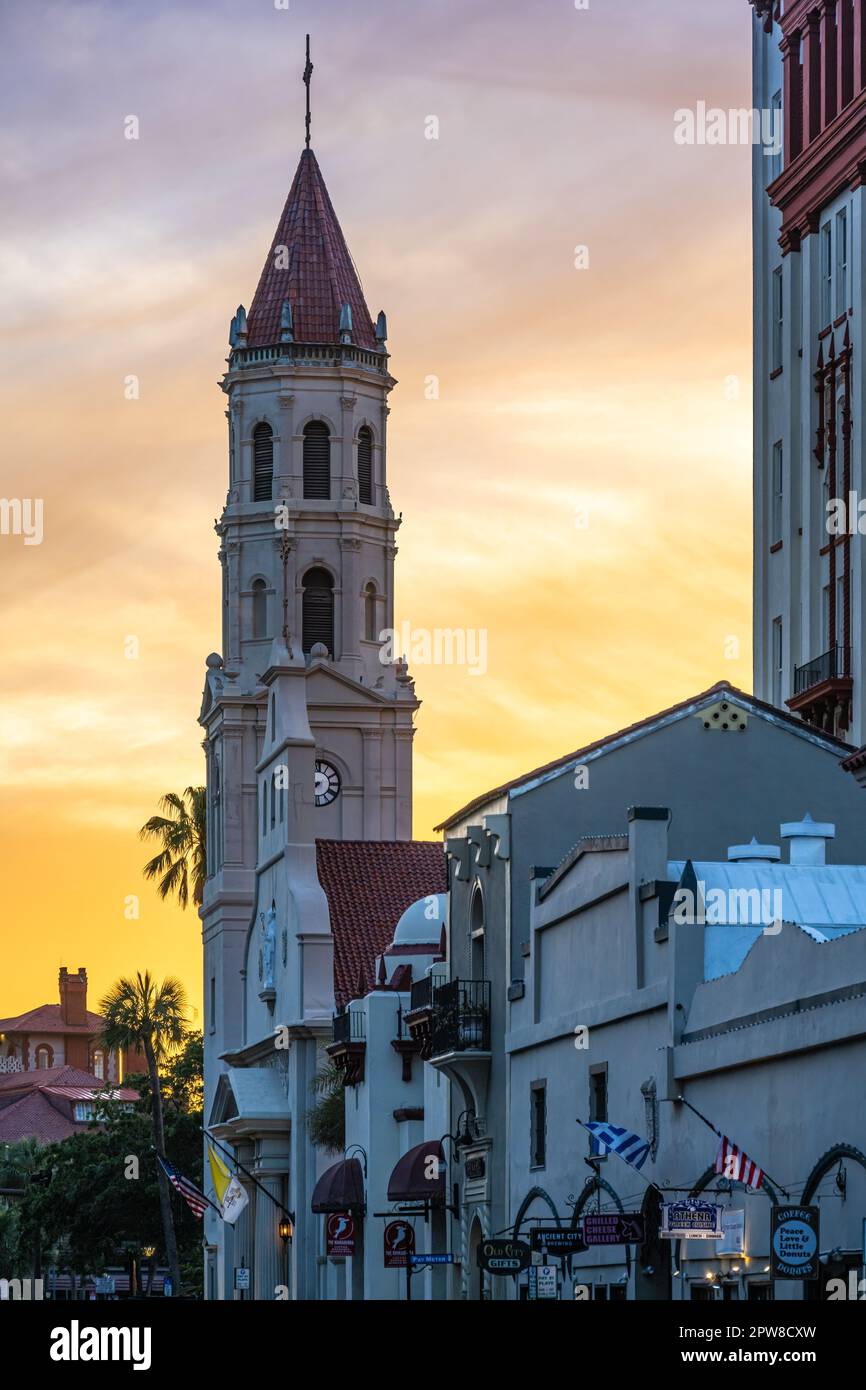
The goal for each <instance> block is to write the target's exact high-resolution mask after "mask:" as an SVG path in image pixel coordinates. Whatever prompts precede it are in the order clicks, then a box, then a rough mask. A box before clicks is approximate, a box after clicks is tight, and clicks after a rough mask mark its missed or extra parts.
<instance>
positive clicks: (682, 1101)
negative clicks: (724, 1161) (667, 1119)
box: [668, 1096, 791, 1201]
mask: <svg viewBox="0 0 866 1390" xmlns="http://www.w3.org/2000/svg"><path fill="white" fill-rule="evenodd" d="M668 1104H669V1105H677V1104H680V1105H687V1106H688V1108H689V1110H691V1111H692V1113H693V1114H694V1115H697V1117H698V1119H699V1120H703V1122H704V1124H705V1125H706V1126H707V1129H711V1130H712V1131H713V1134H717V1135H718V1136H719V1138H720V1139H724V1137H725V1136H724V1134H722V1131H721V1130H720V1129H716V1126H715V1125H714V1124H713V1122H712V1120H708V1119H707V1117H706V1115H702V1114H701V1112H700V1110H698V1109H697V1107H696V1106H694V1105H692V1103H691V1101H690V1100H686V1098H685V1096H676V1097H675V1098H674V1099H673V1100H670V1101H668ZM762 1171H763V1174H764V1176H765V1177H766V1178H768V1179H769V1181H770V1182H771V1183H772V1185H773V1187H777V1188H778V1189H779V1191H780V1192H782V1193H784V1195H785V1196H786V1197H787V1198H788V1201H790V1200H791V1194H790V1192H788V1190H787V1188H785V1187H783V1186H782V1184H781V1183H780V1182H776V1179H775V1178H773V1177H771V1175H770V1174H769V1173H768V1172H767V1170H766V1168H764V1169H763V1170H762Z"/></svg>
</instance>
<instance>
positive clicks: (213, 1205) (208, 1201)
mask: <svg viewBox="0 0 866 1390" xmlns="http://www.w3.org/2000/svg"><path fill="white" fill-rule="evenodd" d="M150 1147H151V1148H152V1149H153V1152H154V1153H155V1154H156V1157H157V1162H158V1161H159V1158H160V1154H159V1151H158V1150H157V1149H156V1147H155V1146H154V1145H153V1144H151V1146H150ZM166 1177H168V1174H167V1173H166ZM198 1190H199V1192H200V1193H201V1195H202V1197H204V1199H205V1201H206V1202H207V1204H208V1206H209V1207H213V1209H214V1211H215V1212H216V1214H217V1216H218V1217H219V1218H220V1220H222V1219H223V1214H222V1212H221V1211H220V1209H219V1207H218V1206H217V1204H216V1202H212V1201H211V1199H210V1197H209V1196H208V1195H207V1193H206V1192H204V1191H202V1189H201V1188H199V1189H198ZM175 1191H177V1189H175ZM178 1195H179V1196H181V1197H183V1193H182V1192H181V1193H179V1194H178ZM184 1200H186V1199H185V1198H184Z"/></svg>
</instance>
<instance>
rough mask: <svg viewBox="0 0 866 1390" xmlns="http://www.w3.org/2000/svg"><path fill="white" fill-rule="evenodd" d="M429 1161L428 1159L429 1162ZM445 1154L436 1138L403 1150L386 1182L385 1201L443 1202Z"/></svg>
mask: <svg viewBox="0 0 866 1390" xmlns="http://www.w3.org/2000/svg"><path fill="white" fill-rule="evenodd" d="M431 1160H432V1161H431ZM444 1200H445V1154H444V1151H443V1149H442V1144H441V1141H440V1140H439V1139H425V1140H424V1143H423V1144H416V1146H415V1148H414V1149H410V1150H409V1152H408V1153H405V1154H404V1155H403V1157H402V1158H401V1159H400V1161H399V1162H398V1163H397V1165H396V1167H395V1169H394V1171H393V1173H392V1174H391V1177H390V1180H389V1182H388V1201H389V1202H444Z"/></svg>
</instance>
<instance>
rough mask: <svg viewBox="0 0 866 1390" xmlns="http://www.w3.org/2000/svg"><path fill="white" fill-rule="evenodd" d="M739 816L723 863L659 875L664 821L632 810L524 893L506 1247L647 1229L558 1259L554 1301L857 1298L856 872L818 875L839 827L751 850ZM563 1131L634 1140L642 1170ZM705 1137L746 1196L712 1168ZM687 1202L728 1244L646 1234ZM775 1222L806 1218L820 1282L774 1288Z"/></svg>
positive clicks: (863, 902)
mask: <svg viewBox="0 0 866 1390" xmlns="http://www.w3.org/2000/svg"><path fill="white" fill-rule="evenodd" d="M742 806H743V808H744V809H743V810H742V815H743V817H744V821H743V825H742V833H741V835H740V837H739V839H740V843H738V844H735V845H732V846H730V847H729V849H728V853H727V856H726V858H725V859H724V860H723V861H721V862H717V863H716V862H702V861H701V859H700V858H699V857H698V856H697V855H695V857H694V858H690V859H687V860H682V859H673V858H671V857H670V846H669V840H670V838H671V831H672V818H671V812H670V810H669V809H668V808H656V807H632V808H631V809H630V810H629V813H628V831H627V833H626V834H617V835H607V836H597V837H587V838H586V839H584V840H582V841H581V842H580V843H579V844H578V846H577V847H576V848H575V850H573V851H572V853H571V854H569V855H568V856H567V857H566V858H565V860H564V861H563V862H562V863H561V864H560V865H559V866H558V867H557V868H556V869H555V870H554V871H553V873H551V874H549V875H548V876H547V877H546V878H545V879H544V881H543V882H541V883H539V884H538V885H537V887H536V891H535V894H534V901H533V905H532V911H531V940H530V954H529V958H528V969H527V990H526V994H525V996H524V998H523V1000H522V1001H521V1002H520V1004H519V1005H518V1006H515V1009H514V1010H513V1014H512V1031H511V1033H510V1035H509V1037H508V1040H507V1048H508V1055H509V1058H510V1066H511V1094H512V1101H511V1105H510V1107H509V1112H508V1114H509V1129H508V1133H509V1161H510V1166H511V1180H510V1186H511V1221H512V1222H513V1228H514V1234H515V1236H519V1237H521V1238H523V1239H526V1238H527V1236H528V1235H529V1233H530V1231H531V1229H532V1226H533V1224H537V1223H539V1222H540V1223H541V1224H543V1225H545V1226H551V1225H554V1224H556V1225H561V1226H562V1227H565V1228H575V1227H577V1228H579V1227H580V1223H581V1220H582V1219H583V1218H585V1217H586V1216H588V1215H592V1216H594V1215H595V1214H597V1213H601V1214H606V1215H608V1216H616V1215H617V1214H618V1213H626V1214H637V1215H638V1216H640V1217H642V1218H643V1221H644V1230H645V1239H644V1240H643V1241H637V1242H635V1243H634V1244H631V1245H628V1244H614V1245H611V1246H601V1245H598V1246H590V1248H589V1249H587V1250H585V1251H584V1252H582V1253H579V1254H576V1255H574V1256H572V1257H571V1258H570V1259H563V1260H561V1261H559V1264H560V1266H561V1278H562V1280H563V1282H564V1284H565V1296H566V1297H571V1296H572V1284H578V1285H580V1286H581V1287H582V1289H583V1290H584V1291H585V1292H584V1297H586V1298H589V1299H591V1300H593V1301H597V1300H599V1299H601V1300H611V1299H616V1298H629V1299H634V1298H638V1299H675V1300H676V1299H690V1300H695V1299H710V1298H719V1299H725V1300H729V1301H730V1300H750V1301H751V1300H765V1299H773V1298H777V1299H802V1298H808V1299H812V1298H827V1297H834V1298H839V1297H844V1298H848V1297H851V1296H852V1294H851V1279H852V1276H853V1281H854V1288H855V1290H856V1287H857V1284H858V1281H859V1278H860V1274H861V1262H862V1231H863V1220H864V1213H866V1118H864V1116H866V1110H864V1106H863V1103H862V1102H863V1097H862V1094H861V1092H862V1090H863V1083H862V1080H861V1078H862V1074H863V1068H864V1060H866V1053H864V1034H866V1014H864V994H863V987H862V981H863V980H864V971H866V866H864V864H863V863H862V860H861V862H858V863H856V864H853V865H852V864H843V865H838V864H835V863H834V864H833V865H832V866H831V865H830V863H829V855H828V851H831V850H833V851H834V846H833V840H834V837H835V834H836V827H835V826H833V825H832V824H827V823H824V824H819V823H817V822H815V821H814V820H812V819H811V818H810V817H805V818H803V819H802V820H800V819H799V818H798V819H797V820H793V821H788V822H786V823H784V824H782V825H781V827H780V828H779V835H778V836H775V837H774V839H776V841H777V842H776V843H775V844H761V843H758V842H757V840H756V839H755V838H754V837H751V836H750V830H751V826H750V824H749V817H750V814H751V804H750V803H749V802H748V801H744V802H743V803H742ZM698 821H699V816H698V815H696V818H695V822H694V823H693V828H694V829H695V830H697V831H698V834H697V835H696V841H697V839H699V838H700V833H699V824H698ZM785 843H787V846H788V847H789V857H788V861H787V862H783V860H782V853H783V851H782V848H781V845H783V844H785ZM833 858H834V860H835V858H836V854H835V852H834V853H833ZM696 889H697V892H696V891H695V890H696ZM578 1119H580V1120H587V1119H589V1120H596V1121H602V1122H604V1121H607V1122H609V1123H610V1124H612V1125H616V1126H619V1127H621V1128H624V1129H625V1130H627V1131H631V1132H632V1133H634V1134H636V1135H638V1136H640V1139H641V1140H642V1141H643V1143H644V1144H646V1145H647V1146H648V1152H647V1153H646V1155H645V1157H644V1158H643V1159H642V1161H641V1164H640V1168H639V1170H638V1169H636V1168H634V1167H632V1166H631V1165H630V1164H628V1163H626V1162H625V1161H624V1160H623V1159H622V1158H620V1157H619V1156H618V1155H617V1154H616V1153H615V1152H608V1151H606V1150H604V1149H603V1148H601V1149H600V1147H599V1145H598V1143H597V1141H596V1140H595V1139H594V1137H593V1135H592V1134H591V1133H589V1132H588V1131H587V1130H585V1129H584V1128H583V1127H582V1126H579V1125H577V1124H576V1120H578ZM711 1125H713V1126H715V1127H716V1129H718V1130H719V1131H720V1132H721V1133H722V1134H724V1135H727V1136H728V1137H729V1138H730V1139H731V1140H732V1141H733V1142H734V1143H736V1144H737V1146H738V1147H741V1148H742V1149H743V1150H744V1151H745V1152H746V1153H747V1155H748V1156H749V1157H750V1158H751V1159H753V1160H754V1161H755V1163H756V1164H757V1165H758V1166H759V1167H760V1168H761V1169H762V1170H763V1172H764V1176H763V1179H762V1181H760V1183H759V1185H758V1186H756V1187H755V1186H749V1185H747V1183H746V1182H744V1181H743V1180H741V1179H739V1178H738V1179H732V1178H728V1177H726V1176H724V1173H722V1174H719V1173H718V1172H717V1171H716V1157H717V1153H718V1148H719V1135H718V1134H717V1133H715V1132H713V1129H712V1128H711ZM748 1176H749V1175H748V1174H744V1177H748ZM686 1198H696V1199H703V1200H705V1201H709V1202H711V1203H713V1204H715V1205H717V1206H720V1207H721V1208H722V1209H723V1217H722V1225H723V1227H724V1229H725V1239H724V1240H723V1241H715V1240H705V1239H701V1240H670V1239H665V1238H663V1237H661V1236H660V1234H659V1223H660V1214H661V1207H662V1204H663V1203H668V1204H670V1203H674V1202H677V1201H681V1200H683V1199H686ZM790 1204H797V1205H803V1206H807V1207H808V1206H812V1207H815V1208H817V1210H818V1216H819V1239H818V1254H819V1264H818V1278H817V1279H814V1280H809V1281H804V1280H802V1279H799V1280H798V1279H793V1278H774V1277H773V1269H772V1264H771V1214H772V1211H773V1208H781V1207H785V1206H788V1205H790ZM525 1281H526V1276H525V1275H523V1276H521V1280H520V1283H521V1284H524V1283H525ZM840 1290H841V1292H840ZM520 1292H521V1290H520V1286H518V1293H520ZM853 1296H855V1297H856V1296H857V1295H856V1292H855V1293H854V1295H853Z"/></svg>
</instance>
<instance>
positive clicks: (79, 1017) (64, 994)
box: [60, 965, 87, 1028]
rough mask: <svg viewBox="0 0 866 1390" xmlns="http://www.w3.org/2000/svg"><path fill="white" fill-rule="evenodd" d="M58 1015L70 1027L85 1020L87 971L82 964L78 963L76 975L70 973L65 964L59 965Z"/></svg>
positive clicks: (82, 1023) (84, 1022) (83, 1022)
mask: <svg viewBox="0 0 866 1390" xmlns="http://www.w3.org/2000/svg"><path fill="white" fill-rule="evenodd" d="M60 1017H61V1018H62V1019H63V1022H64V1023H68V1024H69V1026H70V1027H71V1028H80V1027H83V1026H84V1024H86V1022H87V971H86V970H85V968H84V966H83V965H79V967H78V974H77V975H70V973H69V971H68V970H67V969H66V966H65V965H62V966H61V967H60Z"/></svg>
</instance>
